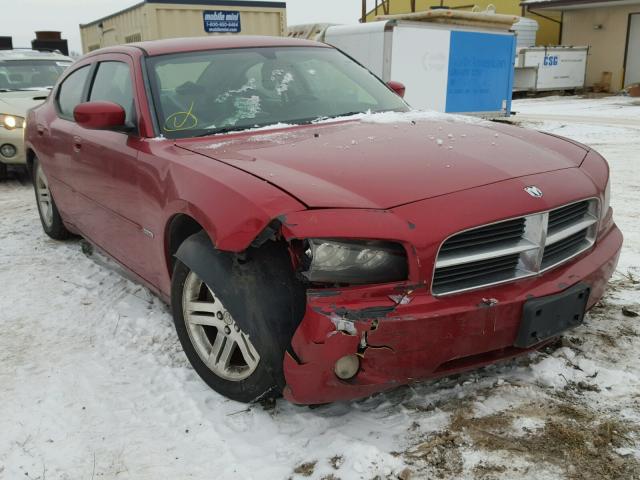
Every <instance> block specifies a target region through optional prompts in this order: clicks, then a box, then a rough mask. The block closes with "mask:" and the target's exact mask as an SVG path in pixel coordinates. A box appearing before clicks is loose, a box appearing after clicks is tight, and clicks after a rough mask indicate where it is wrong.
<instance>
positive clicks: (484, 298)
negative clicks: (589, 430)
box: [284, 225, 622, 404]
mask: <svg viewBox="0 0 640 480" xmlns="http://www.w3.org/2000/svg"><path fill="white" fill-rule="evenodd" d="M621 246H622V234H621V232H620V231H619V230H618V228H617V227H616V226H615V225H613V226H612V227H611V229H609V230H608V231H607V232H606V233H605V234H603V235H601V237H600V238H599V239H598V242H597V243H596V245H595V247H594V248H593V249H591V250H590V251H588V252H586V253H584V254H582V255H581V256H579V257H578V258H577V259H574V260H572V261H570V262H568V263H567V264H565V265H562V266H559V267H557V268H555V269H553V270H551V271H548V272H546V273H544V274H542V275H539V276H537V277H532V278H528V279H523V280H520V281H516V282H512V283H508V284H504V285H500V286H496V287H491V288H484V289H479V290H475V291H470V292H466V293H461V294H458V295H451V296H448V297H441V298H438V297H434V296H432V295H431V294H430V293H429V292H428V291H427V289H426V288H425V286H424V285H421V286H418V285H416V286H413V287H412V286H411V285H406V286H404V287H401V288H398V287H396V288H390V287H388V286H372V287H371V286H370V287H359V288H349V289H345V290H331V291H324V290H323V291H320V290H315V291H309V292H308V295H307V310H306V315H305V317H304V318H303V320H302V322H301V324H300V326H299V327H298V329H297V331H296V333H295V335H294V337H293V339H292V350H293V353H294V355H295V357H296V358H295V359H294V356H292V355H290V354H287V355H286V357H285V360H284V372H285V379H286V382H287V386H286V388H285V390H284V396H285V397H286V398H287V399H288V400H290V401H291V402H294V403H298V404H318V403H327V402H332V401H337V400H347V399H354V398H359V397H364V396H367V395H371V394H373V393H376V392H381V391H384V390H388V389H391V388H394V387H396V386H399V385H403V384H407V383H410V382H413V381H416V380H420V379H426V378H436V377H440V376H445V375H450V374H453V373H457V372H461V371H464V370H468V369H472V368H477V367H480V366H483V365H487V364H490V363H493V362H495V361H498V360H501V359H506V358H511V357H514V356H517V355H521V354H523V353H526V352H528V351H530V350H532V349H519V348H516V347H514V346H513V345H514V342H515V339H516V336H517V333H518V330H519V327H520V321H521V317H522V309H523V305H524V303H525V301H527V300H529V299H531V298H537V297H544V296H548V295H554V294H557V293H559V292H562V291H564V290H566V289H567V288H569V287H571V286H572V285H575V284H577V283H579V282H583V283H585V284H587V285H589V286H590V287H591V294H590V297H589V301H588V304H587V308H590V307H592V306H593V305H594V304H595V303H596V302H597V301H598V300H599V299H600V298H601V297H602V295H603V294H604V291H605V288H606V284H607V282H608V280H609V278H611V275H612V274H613V272H614V270H615V268H616V265H617V262H618V257H619V254H620V249H621ZM389 295H400V296H401V297H402V296H403V295H406V298H407V299H410V302H409V303H405V302H400V303H399V304H398V303H396V301H393V300H391V299H390V298H389ZM396 300H397V299H396ZM544 343H545V342H542V343H541V344H540V345H542V344H544ZM540 345H537V346H535V347H534V348H538V347H539V346H540ZM357 352H359V355H360V361H361V363H360V370H359V372H358V374H357V375H356V376H355V377H354V378H352V379H351V380H348V381H342V380H340V379H338V378H337V377H336V375H335V374H334V365H335V362H336V361H337V360H338V359H340V358H341V357H343V356H345V355H352V354H355V353H357Z"/></svg>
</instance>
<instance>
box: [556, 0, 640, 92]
mask: <svg viewBox="0 0 640 480" xmlns="http://www.w3.org/2000/svg"><path fill="white" fill-rule="evenodd" d="M630 13H640V5H620V6H613V7H611V6H610V7H599V8H585V9H576V10H565V12H564V22H563V27H562V44H563V45H589V47H590V48H589V57H588V61H587V86H591V85H593V84H594V83H598V82H599V81H600V80H601V78H602V72H611V73H612V74H613V77H612V81H611V88H612V89H613V90H617V89H620V88H622V87H623V84H622V82H623V78H624V57H625V46H626V44H627V29H628V22H629V14H630ZM597 26H600V28H596V27H597Z"/></svg>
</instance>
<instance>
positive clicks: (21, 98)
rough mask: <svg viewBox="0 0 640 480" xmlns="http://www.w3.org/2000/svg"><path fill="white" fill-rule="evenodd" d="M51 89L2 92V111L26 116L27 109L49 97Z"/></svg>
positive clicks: (0, 103) (0, 105)
mask: <svg viewBox="0 0 640 480" xmlns="http://www.w3.org/2000/svg"><path fill="white" fill-rule="evenodd" d="M48 95H49V90H28V91H19V92H0V113H4V114H9V115H18V116H20V117H25V116H26V114H27V111H28V110H29V109H30V108H33V107H35V106H37V105H40V104H41V103H42V102H44V101H45V100H46V99H47V96H48Z"/></svg>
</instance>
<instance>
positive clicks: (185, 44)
mask: <svg viewBox="0 0 640 480" xmlns="http://www.w3.org/2000/svg"><path fill="white" fill-rule="evenodd" d="M251 47H325V48H330V47H329V45H326V44H324V43H319V42H314V41H311V40H299V39H294V38H287V37H268V36H256V35H237V36H231V35H219V36H211V37H189V38H169V39H164V40H153V41H149V42H137V43H128V44H125V45H119V46H114V47H107V48H101V49H100V50H94V51H93V52H91V55H94V54H99V53H118V52H125V51H127V50H129V49H132V48H137V49H142V50H143V51H144V52H145V53H146V55H148V56H155V55H167V54H171V53H182V52H197V51H203V50H223V49H229V48H251Z"/></svg>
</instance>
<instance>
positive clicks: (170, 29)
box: [80, 0, 287, 53]
mask: <svg viewBox="0 0 640 480" xmlns="http://www.w3.org/2000/svg"><path fill="white" fill-rule="evenodd" d="M286 9H287V4H286V3H285V2H270V1H246V0H144V1H142V2H141V3H138V4H136V5H133V6H132V7H129V8H127V9H125V10H121V11H119V12H116V13H114V14H112V15H109V16H107V17H103V18H100V19H98V20H94V21H93V22H91V23H87V24H84V25H80V34H81V37H82V50H83V51H84V53H87V52H90V51H92V50H97V49H98V48H101V47H108V46H110V45H119V44H122V43H131V42H140V41H146V40H158V39H162V38H177V37H200V36H207V35H221V34H241V35H242V34H244V35H274V36H284V35H285V34H286V28H287V14H286Z"/></svg>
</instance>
